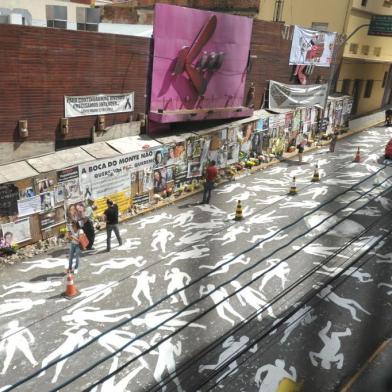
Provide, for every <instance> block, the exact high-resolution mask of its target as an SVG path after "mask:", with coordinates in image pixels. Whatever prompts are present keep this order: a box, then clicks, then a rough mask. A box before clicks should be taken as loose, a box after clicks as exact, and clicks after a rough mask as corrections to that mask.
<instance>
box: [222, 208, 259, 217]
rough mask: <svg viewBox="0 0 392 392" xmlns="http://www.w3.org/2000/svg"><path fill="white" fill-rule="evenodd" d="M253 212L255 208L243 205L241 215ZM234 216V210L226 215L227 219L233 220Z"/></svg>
mask: <svg viewBox="0 0 392 392" xmlns="http://www.w3.org/2000/svg"><path fill="white" fill-rule="evenodd" d="M254 212H255V208H250V207H249V206H245V207H243V208H242V216H243V217H244V218H246V217H248V216H251V215H253V213H254ZM234 218H235V211H234V212H232V213H230V214H228V215H227V219H228V220H233V219H234Z"/></svg>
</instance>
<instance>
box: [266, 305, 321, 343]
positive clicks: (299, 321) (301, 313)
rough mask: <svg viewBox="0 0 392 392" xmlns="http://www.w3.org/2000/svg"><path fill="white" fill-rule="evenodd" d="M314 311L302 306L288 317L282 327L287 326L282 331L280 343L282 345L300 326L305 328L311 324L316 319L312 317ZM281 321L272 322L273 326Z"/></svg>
mask: <svg viewBox="0 0 392 392" xmlns="http://www.w3.org/2000/svg"><path fill="white" fill-rule="evenodd" d="M313 312H314V310H313V309H312V307H310V306H308V305H304V306H302V307H301V308H299V309H298V310H297V311H296V312H295V313H294V314H293V315H292V316H290V317H289V318H288V319H287V320H286V321H284V323H283V324H284V325H287V327H286V328H285V330H284V333H283V336H282V339H281V340H280V343H281V344H283V343H284V342H285V341H286V340H287V339H288V338H289V336H290V335H291V333H292V332H293V331H294V330H295V329H297V328H298V327H299V326H300V325H302V326H305V325H309V324H311V323H312V322H313V321H314V320H316V319H317V316H316V315H313ZM280 320H281V319H277V320H276V321H274V323H273V325H276V324H277V323H279V322H280ZM275 332H276V330H274V331H273V332H272V333H275Z"/></svg>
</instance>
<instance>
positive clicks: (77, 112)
mask: <svg viewBox="0 0 392 392" xmlns="http://www.w3.org/2000/svg"><path fill="white" fill-rule="evenodd" d="M64 109H65V110H64V113H65V117H68V118H69V117H82V116H97V115H100V114H110V113H124V112H133V110H134V93H133V92H131V93H124V94H98V95H85V96H78V97H76V96H75V97H70V96H65V97H64Z"/></svg>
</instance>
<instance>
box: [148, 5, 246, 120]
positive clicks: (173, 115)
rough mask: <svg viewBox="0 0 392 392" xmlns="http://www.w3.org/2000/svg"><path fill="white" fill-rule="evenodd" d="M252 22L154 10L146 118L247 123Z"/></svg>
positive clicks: (163, 8) (181, 10)
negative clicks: (235, 120) (245, 94)
mask: <svg viewBox="0 0 392 392" xmlns="http://www.w3.org/2000/svg"><path fill="white" fill-rule="evenodd" d="M252 22H253V21H252V19H250V18H247V17H242V16H235V15H229V14H221V13H216V12H208V11H201V10H196V9H192V8H185V7H178V6H173V5H168V4H156V6H155V20H154V59H153V70H152V86H151V106H150V113H149V118H150V120H152V121H155V122H158V123H171V122H179V121H190V120H210V119H224V118H235V117H246V116H250V115H252V113H253V110H252V109H250V108H247V107H244V106H243V101H244V89H245V81H246V75H247V64H248V56H249V47H250V39H251V33H252Z"/></svg>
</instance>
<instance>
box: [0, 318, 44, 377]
mask: <svg viewBox="0 0 392 392" xmlns="http://www.w3.org/2000/svg"><path fill="white" fill-rule="evenodd" d="M25 336H26V337H25ZM29 341H30V343H29ZM34 342H35V339H34V336H33V334H32V333H31V332H30V330H29V329H28V328H25V327H19V321H18V320H12V321H10V322H9V323H8V329H7V331H6V332H4V333H3V335H2V336H1V341H0V352H2V351H5V359H4V364H3V369H2V371H1V373H0V374H2V375H3V374H6V373H7V370H8V367H9V366H10V364H11V362H12V359H13V357H14V354H15V352H16V351H17V350H19V351H21V352H22V353H23V355H24V356H25V357H26V358H27V359H28V360H29V362H30V363H31V365H32V366H37V365H38V362H37V361H36V360H35V358H34V357H33V354H32V352H31V350H30V344H34Z"/></svg>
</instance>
